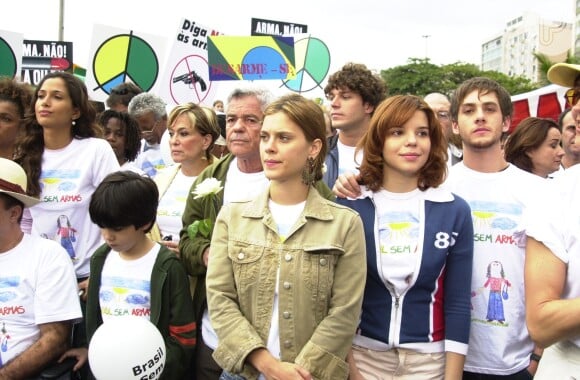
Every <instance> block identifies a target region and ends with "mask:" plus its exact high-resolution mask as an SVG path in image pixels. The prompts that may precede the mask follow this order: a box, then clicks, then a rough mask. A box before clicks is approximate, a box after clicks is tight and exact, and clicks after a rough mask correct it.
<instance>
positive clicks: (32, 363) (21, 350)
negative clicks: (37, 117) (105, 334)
mask: <svg viewBox="0 0 580 380" xmlns="http://www.w3.org/2000/svg"><path fill="white" fill-rule="evenodd" d="M26 184H27V180H26V174H25V173H24V170H23V169H22V168H21V167H20V166H19V165H18V164H16V163H15V162H13V161H10V160H7V159H4V158H2V159H0V379H28V378H30V377H33V376H35V375H37V374H38V373H39V372H40V371H41V370H43V369H44V368H45V367H46V366H47V365H48V364H50V363H51V362H53V361H55V360H56V359H57V358H59V356H60V355H61V354H62V353H63V352H64V351H65V350H66V349H67V348H68V344H69V342H70V338H71V331H72V326H73V324H74V323H75V322H76V321H78V320H80V319H81V318H82V313H81V309H80V303H79V297H78V294H77V282H76V276H75V272H74V269H73V265H72V263H71V261H70V258H69V256H68V254H67V252H66V251H65V250H64V248H62V247H61V246H60V245H59V244H57V243H56V242H54V241H51V240H47V239H43V238H41V237H37V236H31V235H28V234H24V233H23V232H22V231H21V229H20V221H21V219H22V212H23V210H24V207H31V206H33V205H35V204H37V203H38V202H39V200H38V199H36V198H32V197H29V196H27V195H26Z"/></svg>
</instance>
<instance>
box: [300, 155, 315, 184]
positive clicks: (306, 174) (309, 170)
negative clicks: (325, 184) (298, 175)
mask: <svg viewBox="0 0 580 380" xmlns="http://www.w3.org/2000/svg"><path fill="white" fill-rule="evenodd" d="M314 182H316V173H315V168H314V158H312V157H308V160H306V165H304V168H303V169H302V183H304V184H305V185H308V186H310V185H314Z"/></svg>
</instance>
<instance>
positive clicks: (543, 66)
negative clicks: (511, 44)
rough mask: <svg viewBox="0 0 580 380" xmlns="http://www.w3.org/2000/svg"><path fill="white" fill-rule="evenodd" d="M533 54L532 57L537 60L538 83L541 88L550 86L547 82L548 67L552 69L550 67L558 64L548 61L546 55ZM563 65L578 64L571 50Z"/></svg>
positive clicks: (579, 59) (579, 61)
mask: <svg viewBox="0 0 580 380" xmlns="http://www.w3.org/2000/svg"><path fill="white" fill-rule="evenodd" d="M533 54H534V57H536V59H537V60H538V70H540V81H539V83H540V84H541V85H542V86H546V85H548V84H550V81H549V80H548V70H550V67H552V65H555V64H556V63H558V62H554V61H552V60H550V57H548V56H547V55H546V54H542V53H533ZM564 63H573V64H580V57H576V56H574V54H572V50H568V54H567V55H566V59H565V60H564Z"/></svg>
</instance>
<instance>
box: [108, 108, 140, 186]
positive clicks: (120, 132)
mask: <svg viewBox="0 0 580 380" xmlns="http://www.w3.org/2000/svg"><path fill="white" fill-rule="evenodd" d="M98 123H99V124H100V125H101V127H102V128H103V131H104V135H105V136H104V137H105V140H107V141H108V142H109V144H111V148H113V152H115V156H116V157H117V162H119V165H120V166H121V170H129V171H132V172H135V173H137V174H141V175H145V172H144V171H143V170H141V169H139V167H138V166H137V165H136V164H135V163H134V162H133V161H135V159H136V158H137V155H138V154H139V151H140V149H141V130H140V129H139V124H138V123H137V120H135V118H134V117H132V116H131V115H129V114H128V113H126V112H119V111H115V110H112V109H108V110H106V111H104V112H103V113H102V114H100V115H99V119H98Z"/></svg>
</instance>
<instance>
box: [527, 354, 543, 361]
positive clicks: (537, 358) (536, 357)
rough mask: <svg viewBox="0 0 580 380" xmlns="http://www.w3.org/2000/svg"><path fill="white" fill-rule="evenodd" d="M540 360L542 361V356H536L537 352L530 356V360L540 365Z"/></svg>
mask: <svg viewBox="0 0 580 380" xmlns="http://www.w3.org/2000/svg"><path fill="white" fill-rule="evenodd" d="M540 359H542V355H538V354H536V353H535V352H532V353H531V354H530V360H533V361H535V362H538V363H539V362H540Z"/></svg>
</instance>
